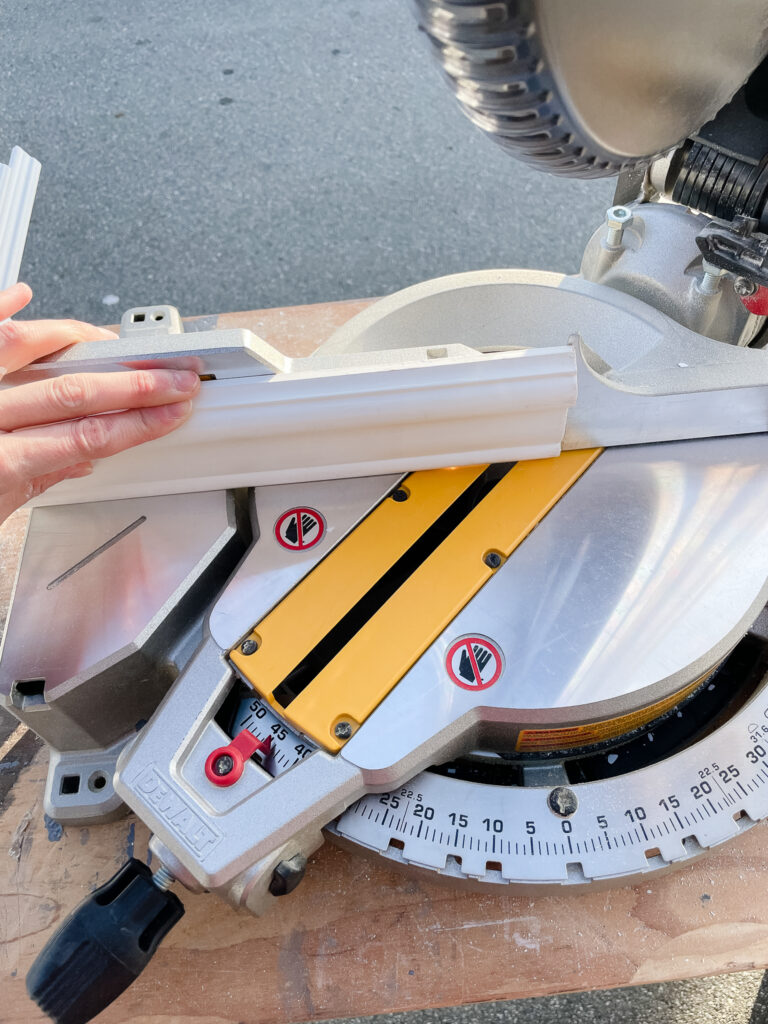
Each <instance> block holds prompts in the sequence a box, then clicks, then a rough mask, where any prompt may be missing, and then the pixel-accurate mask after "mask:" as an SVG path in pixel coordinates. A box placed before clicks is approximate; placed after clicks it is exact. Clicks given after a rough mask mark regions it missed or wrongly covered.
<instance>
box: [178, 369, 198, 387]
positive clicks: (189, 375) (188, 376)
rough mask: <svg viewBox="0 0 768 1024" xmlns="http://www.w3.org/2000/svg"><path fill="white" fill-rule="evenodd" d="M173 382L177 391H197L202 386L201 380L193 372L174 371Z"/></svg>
mask: <svg viewBox="0 0 768 1024" xmlns="http://www.w3.org/2000/svg"><path fill="white" fill-rule="evenodd" d="M173 382H174V384H175V385H176V390H177V391H196V390H197V388H198V387H199V385H200V378H199V377H198V375H197V374H196V373H193V372H192V370H174V371H173Z"/></svg>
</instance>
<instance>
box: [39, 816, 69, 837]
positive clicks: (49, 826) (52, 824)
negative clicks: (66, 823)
mask: <svg viewBox="0 0 768 1024" xmlns="http://www.w3.org/2000/svg"><path fill="white" fill-rule="evenodd" d="M43 822H44V824H45V830H46V832H47V833H48V842H49V843H58V841H59V840H60V839H61V837H62V836H63V835H64V827H63V825H60V824H59V822H58V821H54V820H53V818H50V817H49V816H48V815H47V814H44V815H43Z"/></svg>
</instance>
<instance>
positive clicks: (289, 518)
mask: <svg viewBox="0 0 768 1024" xmlns="http://www.w3.org/2000/svg"><path fill="white" fill-rule="evenodd" d="M324 536H325V520H324V519H323V517H322V516H321V515H320V513H319V512H318V511H317V510H316V509H314V508H298V507H297V508H289V509H288V511H287V512H283V514H282V515H281V516H280V518H279V519H278V520H277V522H276V523H275V538H276V540H277V543H278V544H280V545H281V547H284V548H288V550H289V551H306V550H307V548H313V547H314V546H315V544H319V543H320V541H321V540H322V539H323V537H324Z"/></svg>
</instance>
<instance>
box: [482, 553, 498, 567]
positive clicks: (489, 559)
mask: <svg viewBox="0 0 768 1024" xmlns="http://www.w3.org/2000/svg"><path fill="white" fill-rule="evenodd" d="M483 561H484V562H485V564H486V565H487V566H488V568H489V569H498V568H499V566H500V565H501V555H497V554H496V552H495V551H489V552H488V554H487V555H486V556H485V558H484V559H483Z"/></svg>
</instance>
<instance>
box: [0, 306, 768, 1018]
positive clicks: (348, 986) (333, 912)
mask: <svg viewBox="0 0 768 1024" xmlns="http://www.w3.org/2000/svg"><path fill="white" fill-rule="evenodd" d="M366 304H367V303H366V302H364V301H361V302H346V303H328V304H324V305H318V306H306V307H297V308H293V309H278V310H259V311H255V312H249V313H232V314H225V315H223V316H220V317H218V318H216V317H210V318H202V320H201V321H198V323H199V324H200V326H202V324H203V323H206V322H209V323H210V324H211V325H212V326H213V325H214V324H215V323H216V322H217V321H218V324H219V325H220V326H242V327H248V328H250V329H251V330H254V331H255V332H256V333H258V334H261V335H262V336H263V337H265V338H266V339H267V340H268V341H270V342H272V343H273V344H275V345H277V346H278V347H280V348H282V349H283V350H284V351H286V352H287V353H288V354H290V355H306V354H308V353H309V352H311V351H312V350H313V348H314V347H315V345H316V344H317V343H318V342H319V341H321V340H323V338H325V337H327V336H328V335H329V334H330V333H331V332H332V331H333V330H334V329H335V328H336V327H337V326H339V325H340V324H341V323H343V322H344V321H345V320H347V319H348V318H349V317H350V316H352V315H354V314H355V313H356V312H358V311H359V310H360V309H362V308H364V306H365V305H366ZM24 522H25V513H17V514H16V515H15V516H14V517H12V518H11V520H9V521H8V522H7V523H6V524H5V526H4V527H3V528H2V532H0V614H4V610H5V608H6V607H7V602H8V598H9V593H10V587H11V583H12V577H13V569H14V566H15V563H16V559H17V556H18V552H19V549H20V545H21V539H22V534H23V527H24ZM0 724H2V723H0ZM13 728H14V727H13V725H11V726H10V727H8V726H7V724H6V729H5V733H3V732H2V731H0V751H2V753H3V757H2V762H1V763H0V798H2V794H3V792H4V791H5V797H4V800H3V803H2V805H0V978H1V979H2V1000H1V1001H0V1024H22V1022H23V1024H28V1022H31V1021H38V1020H44V1019H45V1018H43V1017H42V1015H41V1014H40V1013H39V1012H38V1011H37V1009H36V1008H35V1007H34V1006H33V1005H32V1004H31V1003H30V1002H29V1001H28V1000H27V996H26V992H25V989H24V982H23V979H24V976H25V974H26V972H27V970H28V968H29V966H30V964H31V963H32V961H33V959H34V957H35V956H36V955H37V953H38V952H39V950H40V949H41V948H42V946H43V944H44V943H45V941H46V939H47V938H48V936H49V935H50V934H51V932H52V931H53V929H54V928H55V927H56V926H57V925H58V924H59V923H60V922H61V920H62V919H63V917H64V916H65V915H66V914H67V913H68V912H69V910H71V909H72V908H73V907H74V906H75V904H77V903H78V902H79V901H80V900H81V899H82V898H83V896H84V895H86V894H87V893H88V892H89V891H90V890H91V889H92V888H93V887H94V886H96V885H99V884H101V883H102V882H103V881H105V880H106V879H107V878H109V876H110V875H112V874H113V873H114V872H115V871H116V870H117V868H118V867H119V866H120V864H122V862H123V861H124V860H125V858H126V856H128V855H130V854H134V855H135V856H137V857H140V858H141V857H144V856H145V854H146V847H147V840H148V834H147V830H146V829H145V827H144V826H143V825H142V824H141V823H140V822H137V821H136V820H135V819H134V818H132V817H130V818H125V819H123V820H121V821H119V822H115V823H113V824H110V825H99V826H93V827H91V828H79V827H76V828H64V829H62V828H61V827H60V826H58V825H56V824H55V823H53V822H51V821H50V820H45V819H44V817H43V788H44V784H45V775H46V766H47V757H46V755H45V753H44V751H42V750H41V749H40V745H39V743H38V742H37V741H36V739H35V737H33V736H32V735H31V734H29V733H26V734H24V733H23V730H17V731H16V732H15V733H13ZM11 733H13V735H11V736H10V738H9V739H7V740H5V743H3V739H4V736H5V735H8V734H11ZM767 838H768V832H766V827H765V826H764V825H759V826H756V827H755V828H753V829H751V830H750V831H748V832H745V833H744V834H742V835H741V836H739V837H738V838H737V839H735V840H733V841H732V842H730V843H728V844H727V845H725V846H724V847H723V848H722V849H721V850H720V851H718V852H717V853H714V854H712V855H710V856H707V857H704V858H703V859H701V860H699V861H698V862H696V863H694V864H692V865H689V866H688V867H686V868H684V869H682V870H680V871H677V872H674V873H670V874H668V875H664V876H662V877H658V876H652V877H651V878H650V879H649V880H648V881H647V882H646V883H644V884H643V885H639V886H632V887H624V888H616V889H612V890H605V891H600V892H595V891H593V890H589V891H587V892H584V893H582V894H578V893H575V892H573V891H569V892H567V893H561V894H557V893H555V894H549V895H532V894H529V893H520V892H509V893H506V894H502V895H500V894H496V893H491V894H487V893H482V894H477V893H471V892H466V891H462V890H457V889H455V888H450V887H448V886H445V885H440V884H435V883H433V882H431V881H423V880H421V879H415V878H412V877H409V876H407V875H405V874H400V873H395V872H393V871H391V870H389V869H388V868H387V867H386V866H385V865H383V864H382V863H378V862H376V861H375V860H369V859H366V858H362V857H360V856H358V855H355V854H352V853H348V852H346V851H345V850H341V849H339V848H337V847H334V846H332V845H330V844H327V845H326V846H325V847H324V848H323V849H322V850H320V851H319V853H318V854H317V855H316V856H315V857H313V858H312V860H311V862H310V866H309V869H308V871H307V877H306V879H305V881H304V882H303V883H302V884H301V886H299V888H298V889H297V890H296V892H295V893H293V894H292V895H291V896H288V897H286V898H285V899H284V900H283V901H282V902H281V903H280V905H279V908H278V909H277V910H276V911H275V912H273V913H271V914H269V915H268V916H266V917H265V918H262V919H259V920H257V919H255V918H252V917H251V916H250V915H248V914H245V913H236V912H235V911H234V910H231V909H230V908H229V907H228V906H226V905H225V904H224V903H222V902H221V901H220V900H219V899H218V898H216V897H214V896H211V895H203V896H191V895H188V894H187V895H185V894H184V892H183V891H180V895H181V896H182V898H183V899H184V902H185V905H186V908H187V914H186V917H185V918H184V919H183V921H182V922H181V924H180V925H179V926H178V927H177V928H176V929H175V930H174V931H172V932H171V934H170V935H169V937H168V938H167V939H166V941H165V943H164V944H163V945H162V946H161V948H160V950H159V952H158V953H157V955H156V956H155V958H154V960H153V961H152V963H151V965H150V966H149V967H148V968H147V970H146V971H145V972H144V974H143V975H142V976H141V978H140V979H139V980H138V981H137V982H136V983H135V984H134V985H133V987H132V988H131V989H129V991H128V992H127V993H126V994H125V995H124V996H123V997H121V999H120V1000H119V1001H118V1002H117V1003H116V1004H114V1005H113V1006H112V1007H111V1008H110V1009H108V1010H107V1011H106V1012H105V1013H104V1014H103V1015H102V1016H101V1017H100V1018H99V1021H100V1022H101V1021H103V1022H104V1024H128V1022H131V1024H182V1022H184V1024H187V1022H191V1024H235V1022H243V1024H288V1022H292V1021H307V1020H311V1019H324V1018H331V1017H344V1016H351V1015H355V1016H359V1015H366V1014H374V1013H382V1012H387V1011H390V1010H408V1009H421V1008H424V1007H434V1006H450V1005H456V1004H459V1003H469V1002H476V1001H482V1000H489V999H508V998H515V997H521V996H535V995H544V994H549V993H553V992H567V991H578V990H581V989H593V988H606V987H611V986H618V985H632V984H640V983H647V982H654V981H667V980H672V979H677V978H687V977H693V976H698V975H708V974H716V973H720V972H727V971H738V970H745V969H750V968H755V967H759V968H764V967H766V966H767V965H768V895H767V894H766V885H765V879H766V876H767V874H768V843H767V842H766V839H767Z"/></svg>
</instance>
